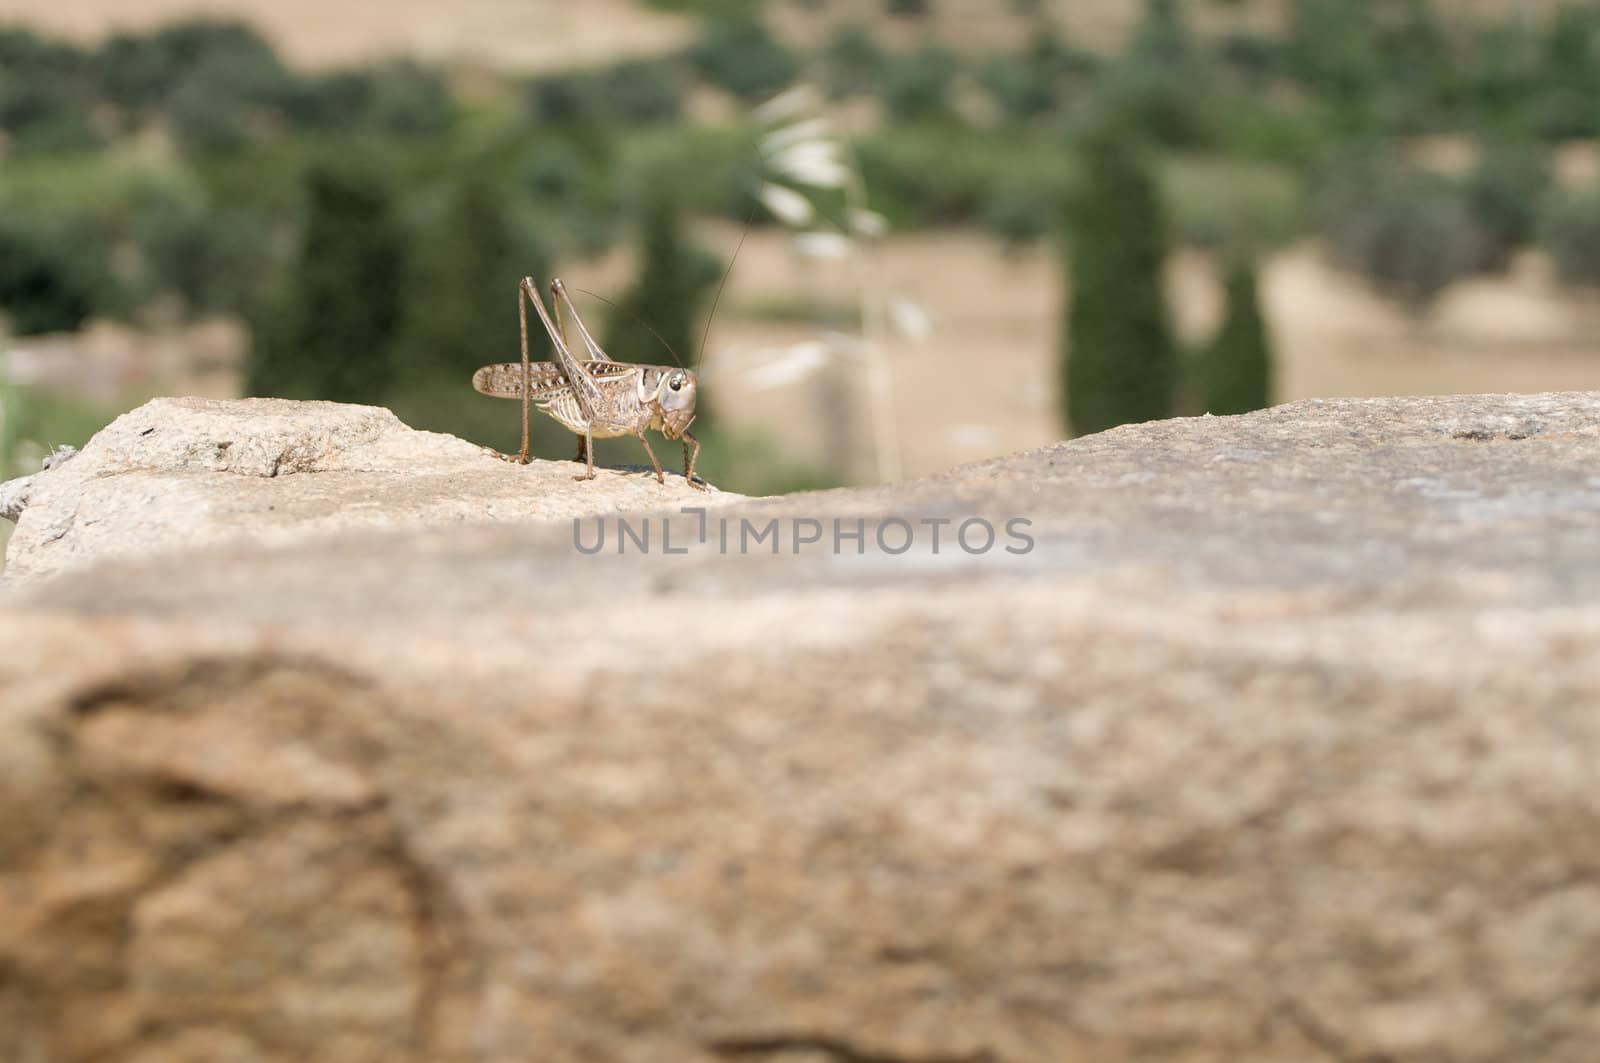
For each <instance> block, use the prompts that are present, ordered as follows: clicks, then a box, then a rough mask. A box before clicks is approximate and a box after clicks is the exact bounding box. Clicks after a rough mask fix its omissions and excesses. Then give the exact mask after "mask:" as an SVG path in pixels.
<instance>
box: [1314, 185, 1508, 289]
mask: <svg viewBox="0 0 1600 1063" xmlns="http://www.w3.org/2000/svg"><path fill="white" fill-rule="evenodd" d="M1321 214H1322V229H1323V235H1324V236H1325V238H1326V239H1327V240H1328V243H1329V245H1330V247H1331V248H1332V250H1333V253H1334V257H1335V259H1336V260H1337V261H1338V262H1339V263H1340V264H1341V265H1343V266H1345V267H1346V268H1349V269H1352V270H1355V271H1356V272H1358V273H1360V274H1362V275H1363V276H1365V277H1366V278H1367V279H1368V280H1370V281H1371V282H1372V284H1373V285H1374V286H1375V287H1376V288H1377V289H1378V290H1379V291H1380V292H1381V293H1382V294H1384V295H1387V296H1390V297H1392V298H1394V299H1397V300H1399V301H1400V302H1402V303H1404V304H1405V305H1406V306H1408V307H1409V308H1411V309H1412V310H1413V311H1416V310H1421V309H1423V308H1424V307H1426V306H1427V305H1428V304H1429V303H1431V302H1432V301H1433V299H1434V298H1435V297H1436V296H1438V295H1439V293H1440V292H1442V291H1443V290H1444V289H1445V288H1446V287H1448V286H1449V285H1450V284H1451V283H1452V282H1454V281H1456V280H1458V279H1460V278H1461V277H1463V276H1465V275H1466V274H1468V273H1470V272H1471V271H1472V269H1473V268H1474V266H1475V265H1476V264H1477V263H1478V262H1479V261H1480V260H1481V256H1482V251H1481V247H1482V236H1481V234H1480V233H1479V231H1478V229H1477V226H1476V224H1475V221H1474V218H1473V215H1472V209H1471V206H1470V204H1469V201H1468V198H1467V194H1466V192H1465V191H1464V190H1463V189H1462V188H1461V187H1460V185H1458V184H1456V183H1455V182H1453V181H1450V180H1448V179H1446V178H1443V177H1440V176H1438V175H1436V174H1432V173H1429V172H1427V171H1425V170H1421V169H1419V168H1417V167H1415V166H1412V165H1410V164H1408V163H1405V162H1403V161H1401V160H1398V159H1393V158H1384V157H1378V158H1366V159H1358V160H1356V161H1354V162H1351V163H1345V164H1343V165H1341V166H1338V167H1336V168H1335V170H1334V172H1333V173H1332V175H1331V176H1330V177H1329V179H1328V180H1327V182H1326V184H1325V186H1324V188H1323V191H1322V195H1321Z"/></svg>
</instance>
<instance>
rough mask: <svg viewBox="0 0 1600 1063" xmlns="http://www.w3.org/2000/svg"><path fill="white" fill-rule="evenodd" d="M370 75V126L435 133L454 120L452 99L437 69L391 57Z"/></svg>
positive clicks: (408, 132) (404, 132)
mask: <svg viewBox="0 0 1600 1063" xmlns="http://www.w3.org/2000/svg"><path fill="white" fill-rule="evenodd" d="M370 76H371V79H372V96H371V98H370V103H369V110H368V115H367V124H368V125H369V126H370V127H371V128H373V129H376V130H379V131H381V132H384V133H392V134H395V135H397V136H437V135H438V134H441V133H444V132H445V131H447V130H448V129H449V128H450V127H451V125H452V124H453V123H454V122H455V117H456V105H455V100H454V99H453V98H452V96H451V94H450V86H449V85H448V84H447V83H446V82H445V79H444V76H443V75H442V74H440V73H439V71H437V70H431V69H429V68H428V67H425V66H422V65H421V64H419V63H416V62H413V61H412V60H409V59H394V60H390V61H389V62H386V63H382V64H379V65H378V66H376V67H374V68H373V69H372V70H371V71H370Z"/></svg>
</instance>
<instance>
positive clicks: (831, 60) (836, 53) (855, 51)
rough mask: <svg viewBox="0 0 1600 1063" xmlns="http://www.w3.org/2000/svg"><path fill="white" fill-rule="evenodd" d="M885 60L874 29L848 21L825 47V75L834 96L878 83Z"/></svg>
mask: <svg viewBox="0 0 1600 1063" xmlns="http://www.w3.org/2000/svg"><path fill="white" fill-rule="evenodd" d="M886 61H887V60H886V58H885V56H884V54H883V50H882V49H881V48H879V47H878V42H877V40H876V39H874V38H873V36H872V33H871V31H870V30H868V29H867V28H866V27H865V26H863V25H861V24H860V23H859V22H849V23H846V24H844V25H842V26H840V27H839V29H838V30H837V31H836V32H835V33H834V35H833V37H832V39H830V40H829V41H828V43H827V45H826V46H825V47H824V48H823V51H822V69H823V77H824V80H825V81H826V82H827V85H828V90H829V91H830V92H831V93H832V94H833V96H834V97H835V98H841V97H845V96H854V95H857V94H859V93H864V92H869V91H871V90H872V89H874V88H875V87H876V86H877V84H878V82H879V79H880V78H881V77H882V75H883V67H884V64H885V62H886Z"/></svg>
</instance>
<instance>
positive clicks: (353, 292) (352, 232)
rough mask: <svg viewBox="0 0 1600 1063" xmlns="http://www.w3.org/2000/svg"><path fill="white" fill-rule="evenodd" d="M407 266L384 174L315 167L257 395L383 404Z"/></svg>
mask: <svg viewBox="0 0 1600 1063" xmlns="http://www.w3.org/2000/svg"><path fill="white" fill-rule="evenodd" d="M406 262H407V244H406V240H405V234H404V232H403V230H402V229H401V228H400V225H399V222H398V220H397V219H396V217H395V213H394V208H393V205H392V202H391V194H390V191H389V189H388V187H387V186H386V185H385V183H384V181H383V179H382V177H381V176H380V174H379V172H378V171H377V170H375V169H374V168H372V167H370V166H369V165H367V164H365V163H364V162H362V161H360V160H355V159H352V160H350V161H347V162H344V163H340V164H321V165H318V166H316V167H314V168H312V169H311V171H310V172H309V173H308V174H307V175H306V222H305V230H304V235H303V237H302V239H301V243H300V248H299V253H298V255H297V257H296V260H295V261H294V262H293V264H292V267H291V270H290V273H289V277H288V283H287V285H286V286H285V289H284V291H283V293H282V295H281V297H280V298H279V300H278V301H277V303H276V305H275V306H274V307H272V308H271V311H270V312H268V313H265V314H263V315H262V316H261V318H260V319H258V322H257V327H256V330H255V343H254V349H253V351H252V357H251V362H250V366H249V385H248V386H249V390H250V393H251V394H254V395H278V396H283V397H287V398H319V399H332V400H335V401H340V402H380V401H382V399H383V397H384V394H385V392H386V391H387V390H388V388H389V386H390V383H391V381H392V378H393V369H394V360H393V351H392V345H393V343H394V340H395V337H396V333H397V330H398V327H399V324H400V320H401V315H400V300H401V283H402V281H403V280H404V276H405V268H406Z"/></svg>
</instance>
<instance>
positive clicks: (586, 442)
mask: <svg viewBox="0 0 1600 1063" xmlns="http://www.w3.org/2000/svg"><path fill="white" fill-rule="evenodd" d="M578 449H579V451H580V452H581V453H582V455H583V458H582V461H583V463H584V465H585V469H584V473H583V475H582V476H574V477H573V479H574V480H593V479H594V429H593V428H586V429H584V433H583V435H581V436H579V437H578Z"/></svg>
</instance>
